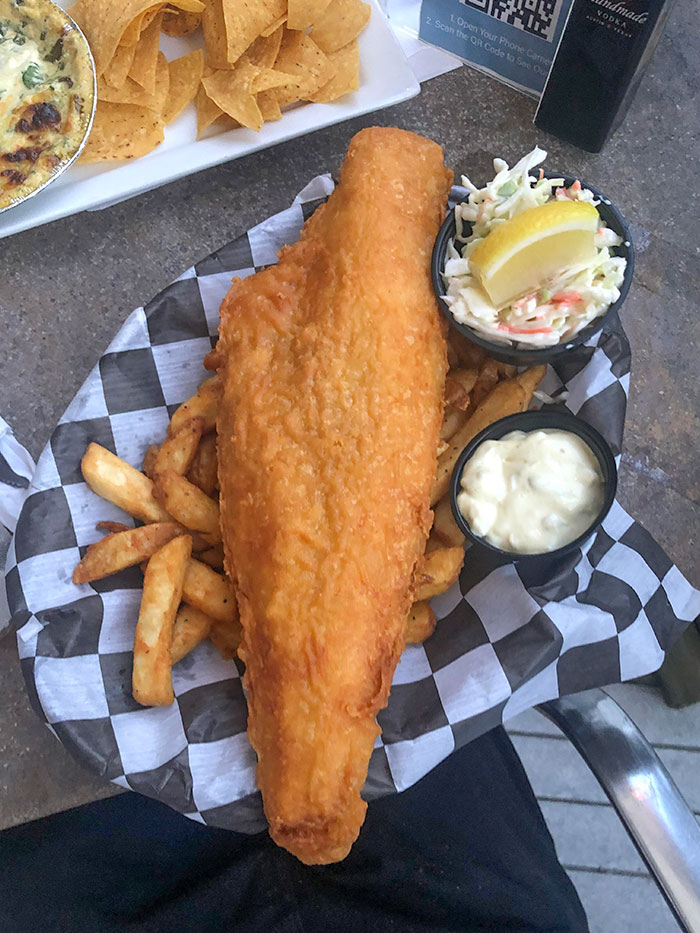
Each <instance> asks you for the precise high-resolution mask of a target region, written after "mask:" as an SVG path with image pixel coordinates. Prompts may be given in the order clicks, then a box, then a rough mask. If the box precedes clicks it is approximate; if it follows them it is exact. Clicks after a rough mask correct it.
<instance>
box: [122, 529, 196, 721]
mask: <svg viewBox="0 0 700 933" xmlns="http://www.w3.org/2000/svg"><path fill="white" fill-rule="evenodd" d="M191 550H192V539H191V538H190V536H189V535H182V536H181V537H179V538H174V539H173V540H172V541H170V542H169V543H168V544H166V545H165V547H162V548H161V549H160V550H159V551H156V553H155V554H154V555H153V557H151V559H150V560H149V561H148V566H147V567H146V575H145V577H144V581H143V596H142V597H141V609H140V610H139V620H138V622H137V624H136V636H135V638H134V669H133V674H132V679H131V685H132V690H133V694H134V699H135V700H136V702H137V703H140V704H141V705H142V706H170V704H171V703H172V702H173V700H174V699H175V697H174V694H173V680H172V661H171V659H170V643H171V641H172V634H173V625H174V623H175V613H176V612H177V607H178V606H179V605H180V600H181V599H182V585H183V582H184V579H185V572H186V570H187V566H188V561H189V560H190V552H191Z"/></svg>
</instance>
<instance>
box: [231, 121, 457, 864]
mask: <svg viewBox="0 0 700 933" xmlns="http://www.w3.org/2000/svg"><path fill="white" fill-rule="evenodd" d="M451 177H452V176H451V173H450V172H448V170H447V169H446V168H445V166H444V164H443V159H442V151H441V149H440V148H439V146H437V145H436V144H435V143H433V142H431V141H429V140H427V139H424V138H422V137H420V136H417V135H414V134H413V133H409V132H405V131H403V130H398V129H385V128H372V129H366V130H363V131H361V132H360V133H358V134H357V135H356V136H355V137H354V139H353V140H352V142H351V143H350V147H349V150H348V153H347V157H346V159H345V163H344V165H343V167H342V170H341V174H340V183H339V185H338V187H337V188H336V190H335V191H334V193H333V194H332V195H331V197H330V198H329V200H328V202H327V203H326V204H325V205H324V206H322V207H320V208H319V209H318V210H317V211H316V212H315V213H314V214H313V216H312V217H311V218H310V220H308V221H307V223H306V225H305V227H304V229H303V231H302V234H301V239H300V240H299V241H298V242H297V243H295V244H294V245H293V246H289V247H285V248H284V249H283V250H282V251H281V253H280V257H279V262H278V264H277V265H275V266H272V267H270V268H268V269H266V270H265V271H263V272H260V273H258V274H257V275H255V276H251V277H250V278H246V279H244V280H237V281H235V282H234V284H233V287H232V288H231V290H230V292H229V293H228V295H227V296H226V298H225V299H224V302H223V304H222V306H221V327H220V340H219V345H218V347H217V357H218V360H219V368H220V372H221V375H222V377H223V379H222V381H223V386H224V390H223V399H222V403H221V407H220V413H219V419H218V425H217V430H218V444H219V484H220V487H221V521H222V531H223V540H224V546H225V553H226V568H227V571H228V573H229V574H230V576H231V579H232V580H233V583H234V587H235V592H236V598H237V600H238V603H239V608H240V615H241V623H242V626H243V642H242V645H241V649H240V652H239V653H240V656H241V658H242V659H243V660H244V662H245V664H246V675H245V682H244V683H245V686H246V688H247V691H248V710H249V713H248V735H249V737H250V741H251V743H252V745H253V748H254V749H255V751H256V752H257V755H258V769H257V779H258V784H259V786H260V789H261V791H262V797H263V804H264V808H265V814H266V816H267V819H268V822H269V826H270V834H271V836H272V838H273V839H274V840H275V842H277V843H278V844H279V845H281V846H284V847H285V848H286V849H288V850H289V851H290V852H293V853H294V854H295V855H296V856H297V857H298V858H299V859H301V860H302V861H303V862H306V863H308V864H323V863H327V862H334V861H338V860H340V859H342V858H344V857H345V856H346V855H347V853H348V852H349V850H350V847H351V845H352V843H353V842H354V840H355V839H356V838H357V835H358V832H359V830H360V827H361V825H362V822H363V820H364V816H365V809H366V804H365V803H364V802H363V800H362V799H361V797H360V792H361V790H362V787H363V785H364V782H365V778H366V776H367V768H368V763H369V758H370V755H371V753H372V748H373V745H374V742H375V739H376V737H377V734H378V732H379V728H378V726H377V722H376V714H377V711H378V710H379V709H381V708H382V707H383V706H385V705H386V703H387V698H388V695H389V687H390V685H391V680H392V676H393V673H394V669H395V667H396V664H397V662H398V660H399V655H400V653H401V651H402V648H403V645H404V629H405V625H406V619H407V615H408V611H409V608H410V605H411V589H412V577H413V572H414V569H415V567H416V563H417V561H418V559H419V558H420V556H421V555H422V553H423V550H424V546H425V539H426V536H427V534H428V530H429V528H430V523H431V518H432V516H431V512H430V507H429V501H430V490H431V485H432V482H433V477H434V475H435V462H436V448H437V443H438V435H439V430H440V424H441V419H442V398H443V390H444V382H445V371H446V351H445V340H444V338H443V336H442V332H441V326H440V321H439V314H438V309H437V306H436V303H435V299H434V297H433V293H432V289H431V285H430V276H429V264H430V254H431V249H432V245H433V241H434V239H435V235H436V234H437V231H438V228H439V226H440V222H441V220H442V218H443V215H444V211H445V203H446V199H447V194H448V191H449V187H450V182H451Z"/></svg>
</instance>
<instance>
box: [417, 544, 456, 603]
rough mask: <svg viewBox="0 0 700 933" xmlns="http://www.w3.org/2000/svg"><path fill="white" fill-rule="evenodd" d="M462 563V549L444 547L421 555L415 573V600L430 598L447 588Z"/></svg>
mask: <svg viewBox="0 0 700 933" xmlns="http://www.w3.org/2000/svg"><path fill="white" fill-rule="evenodd" d="M463 563H464V549H463V548H461V547H445V548H440V549H438V550H435V551H431V552H430V553H429V554H426V555H425V556H424V557H423V560H422V561H421V562H420V564H419V565H418V568H417V570H416V575H415V600H416V602H420V601H421V600H423V599H432V597H433V596H439V595H440V593H444V592H445V590H449V588H450V587H451V586H452V584H453V583H454V582H455V580H456V579H457V577H458V576H459V571H460V570H461V569H462V564H463Z"/></svg>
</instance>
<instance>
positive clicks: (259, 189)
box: [0, 0, 700, 933]
mask: <svg viewBox="0 0 700 933" xmlns="http://www.w3.org/2000/svg"><path fill="white" fill-rule="evenodd" d="M699 26H700V11H699V10H698V7H697V5H696V4H695V3H694V2H693V0H678V3H677V4H676V6H675V8H674V12H673V14H672V17H671V21H670V23H669V25H668V28H667V30H666V34H665V36H664V37H663V39H662V41H661V44H660V46H659V49H658V50H657V53H656V55H655V57H654V59H653V61H652V63H651V66H650V69H649V71H648V73H647V76H646V77H645V79H644V81H643V83H642V85H641V88H640V90H639V93H638V95H637V98H636V101H635V103H634V105H633V107H632V109H631V111H630V114H629V116H628V118H627V120H626V122H625V124H624V126H623V127H622V129H621V130H620V131H619V133H618V134H617V136H616V137H615V138H614V139H613V140H612V141H611V142H610V143H609V145H608V146H607V148H606V150H605V152H604V153H602V154H600V155H597V156H595V155H587V154H585V153H582V152H581V151H579V150H576V149H575V148H573V147H571V146H567V145H565V144H563V143H560V142H558V141H557V140H553V139H548V138H546V137H544V136H543V134H540V133H537V132H536V130H535V128H534V126H533V125H532V122H531V121H532V115H533V112H534V105H533V103H532V102H531V101H529V100H528V99H527V98H524V97H522V96H521V95H519V94H517V93H515V92H513V91H510V90H509V89H507V88H505V87H502V86H501V85H499V84H497V83H496V82H494V81H493V80H490V79H488V78H487V77H485V76H483V75H479V74H477V73H475V72H472V71H469V70H467V69H461V70H459V71H457V72H453V73H452V74H449V75H445V76H443V77H441V78H436V79H434V80H433V81H431V82H428V83H427V84H426V85H424V87H423V90H422V92H421V94H420V96H419V97H418V98H416V99H415V100H413V101H410V102H408V103H406V104H403V105H401V106H399V107H395V108H392V109H390V110H386V111H383V112H381V113H379V114H376V115H370V116H368V117H366V118H362V119H359V120H355V121H353V122H351V123H346V124H342V125H341V126H338V127H333V128H331V129H328V130H325V131H322V132H319V133H315V134H313V135H311V136H308V137H305V138H304V139H299V140H295V141H292V142H290V143H287V144H285V145H282V146H279V147H277V148H275V149H273V150H268V151H265V152H260V153H257V154H255V155H253V156H250V157H248V158H245V159H242V160H240V161H237V162H233V163H230V164H229V165H224V166H221V167H219V168H216V169H211V170H210V171H207V172H203V173H200V174H198V175H194V176H192V177H190V178H186V179H184V180H183V181H181V182H178V183H176V184H173V185H169V186H167V187H165V188H163V189H161V190H158V191H155V192H152V193H150V194H146V195H144V196H142V197H140V198H137V199H135V200H132V201H129V202H127V203H124V204H121V205H118V206H116V207H114V208H111V209H109V210H106V211H103V212H99V213H94V214H82V215H79V216H76V217H73V218H68V219H66V220H64V221H59V222H56V223H54V224H51V225H49V226H47V227H44V228H42V229H39V230H34V231H28V232H27V233H24V234H20V235H17V236H15V237H13V238H11V239H9V240H3V241H0V333H2V341H1V342H0V354H1V359H2V367H3V378H2V380H0V413H2V414H3V416H5V417H6V418H7V419H8V420H9V421H10V422H11V423H12V425H13V426H14V428H15V430H16V433H17V436H18V437H19V439H20V440H21V441H23V442H24V443H25V444H27V445H28V447H29V448H30V450H31V452H32V453H33V454H34V455H35V456H36V455H38V453H39V451H40V450H41V448H42V446H43V445H44V443H45V442H46V440H47V438H48V435H49V432H50V430H51V428H52V427H53V425H54V424H55V423H56V421H57V419H58V417H59V416H60V414H61V412H62V411H63V410H64V408H65V407H66V405H67V403H68V402H69V401H70V399H71V397H72V396H73V394H74V392H75V390H76V388H77V387H78V386H79V385H80V384H81V382H82V381H83V379H84V378H85V376H86V374H87V373H88V371H89V370H90V369H91V367H92V365H93V363H94V360H95V359H96V357H97V356H98V355H99V353H100V352H101V351H102V350H103V349H104V347H105V346H106V345H107V343H108V342H109V340H110V339H111V337H112V335H113V334H114V332H115V331H116V330H117V328H118V326H119V325H120V324H121V322H122V321H123V320H124V318H125V317H126V315H127V314H128V313H129V312H130V311H131V310H132V308H134V307H135V306H137V305H139V304H142V303H144V302H145V301H146V300H148V298H150V297H151V296H152V295H153V294H155V293H156V292H157V291H159V290H160V289H161V288H163V287H164V286H165V285H166V284H167V283H168V282H169V281H171V280H172V279H173V278H175V277H176V276H177V275H179V274H180V273H181V272H182V271H183V270H184V269H185V268H187V267H188V266H190V265H191V264H192V262H193V261H195V260H196V259H198V258H199V257H201V256H203V255H206V254H207V253H209V252H210V251H211V250H213V249H214V248H216V247H217V246H220V245H221V244H222V243H224V242H226V241H227V240H229V239H231V238H232V237H234V236H235V235H237V234H238V233H240V232H241V231H242V230H244V229H246V228H247V227H248V226H250V225H251V224H252V223H254V222H256V221H257V220H259V219H261V218H262V217H264V216H266V215H268V214H270V213H272V212H274V211H276V210H279V209H280V208H282V207H283V206H285V205H287V204H288V203H289V201H290V199H291V198H292V197H293V195H294V194H295V193H296V191H297V190H298V189H300V188H301V187H302V186H303V184H304V183H305V182H306V180H308V179H309V178H310V177H311V176H313V175H315V174H317V173H318V172H323V171H328V170H331V171H335V170H336V169H337V167H338V165H339V164H340V161H341V159H342V156H343V154H344V152H345V149H346V147H347V143H348V140H349V139H350V137H351V135H352V134H353V133H354V132H356V131H357V130H358V129H359V128H360V127H361V126H365V125H370V124H372V123H376V124H386V125H398V126H402V127H405V128H407V129H412V130H416V131H418V132H423V133H425V134H427V135H430V136H432V137H434V138H435V139H437V140H439V141H440V142H441V143H442V144H443V145H444V147H445V154H446V159H447V161H448V163H449V164H451V165H452V166H454V167H455V169H456V171H457V172H458V173H459V172H460V171H468V172H469V174H470V175H472V176H473V177H474V178H482V177H486V175H487V174H488V172H489V169H490V159H491V157H492V156H493V155H495V154H499V155H503V156H504V157H506V158H508V159H509V160H511V161H514V160H515V159H517V158H518V157H519V156H520V155H522V154H523V153H524V152H526V151H528V150H529V149H530V148H532V146H533V145H534V143H535V141H538V142H539V143H540V144H542V145H544V146H545V147H546V148H548V149H549V152H550V158H549V160H548V165H549V166H551V167H557V166H559V167H560V168H561V169H564V170H567V171H570V172H572V173H576V174H580V175H581V176H582V177H583V178H584V179H588V180H590V181H591V183H593V184H596V185H597V186H599V187H600V188H602V189H603V190H604V191H606V192H607V193H609V194H610V196H611V197H613V198H614V200H615V201H616V203H617V204H618V206H619V207H620V209H621V210H622V212H623V214H624V215H625V216H626V217H627V219H628V220H629V221H631V222H632V223H633V225H634V232H635V240H636V242H637V245H638V250H639V262H638V269H637V275H636V281H635V284H634V286H633V289H632V292H631V294H630V296H629V298H628V301H627V304H626V306H625V309H624V313H623V320H624V324H625V327H626V328H627V331H628V333H629V336H630V339H631V341H632V346H633V353H634V368H633V375H632V391H631V398H630V407H629V413H628V419H627V427H626V436H625V453H624V456H623V465H622V470H621V484H620V499H621V501H622V503H623V504H624V505H625V506H626V507H627V508H628V509H629V510H630V511H631V512H632V513H633V514H634V515H635V516H636V517H637V518H639V519H640V520H641V521H642V522H643V523H644V524H646V525H647V527H649V528H650V529H652V530H653V532H654V533H655V535H656V536H657V538H658V540H659V541H660V542H661V543H662V545H663V546H664V547H665V548H666V549H667V550H668V552H669V553H670V554H671V556H672V557H673V558H674V560H675V561H676V562H677V563H678V564H679V566H680V567H681V569H682V570H683V571H684V572H685V573H686V574H687V575H688V576H689V578H690V579H691V581H692V582H694V583H695V584H696V585H698V584H700V571H699V569H698V564H697V549H698V544H700V472H699V471H698V468H697V458H698V453H699V446H700V444H699V441H698V438H699V437H700V416H699V415H698V412H700V389H699V384H700V383H699V382H698V378H697V376H698V367H697V358H698V350H699V344H700V319H699V318H698V315H697V308H696V302H697V295H698V293H699V292H700V264H699V263H698V254H700V236H699V235H698V231H697V217H698V203H699V201H700V197H699V195H698V185H697V178H696V164H695V160H696V158H697V145H698V139H697V136H698V127H699V126H700V120H699V110H698V91H699V90H700V88H699V86H698V85H699V83H700V82H699V81H698V45H699V43H698V38H697V37H698V27H699ZM0 223H1V219H0ZM655 708H658V713H657V714H654V715H656V716H658V717H660V719H658V722H659V723H661V724H662V725H661V726H660V728H661V729H662V731H661V732H659V733H657V734H656V737H657V738H659V739H661V740H663V741H665V740H664V739H663V735H664V734H666V732H665V730H667V729H669V730H671V732H672V731H673V730H674V729H676V728H679V729H680V728H681V726H680V725H677V723H680V722H681V721H682V722H683V723H685V722H686V718H692V717H690V714H689V717H684V716H683V714H676V713H669V714H668V715H667V713H666V712H665V711H664V710H663V708H662V707H660V706H658V707H655ZM533 715H534V714H533ZM696 718H697V717H696ZM656 721H657V720H656V719H654V716H651V718H650V719H649V722H648V725H649V727H650V728H652V729H654V728H656V727H655V726H654V725H653V723H654V722H656ZM671 724H672V725H671ZM683 728H685V726H684V727H683ZM688 728H689V729H690V728H691V727H690V726H688ZM521 731H524V727H523V730H521ZM535 731H537V730H535ZM688 735H689V736H690V732H689V733H688ZM653 737H654V736H653V735H652V738H653ZM517 741H518V743H519V748H520V751H521V753H522V754H523V757H524V758H525V760H526V763H527V760H528V756H529V755H531V754H532V751H533V748H538V746H536V745H534V744H533V742H535V741H537V742H539V741H542V742H544V743H545V744H543V745H542V746H541V748H542V754H540V752H539V751H537V752H536V753H535V757H541V759H542V761H543V762H548V761H549V760H550V756H551V761H552V763H554V761H555V760H558V758H557V757H556V756H565V757H567V755H568V752H567V750H566V748H565V746H564V744H563V743H562V742H561V741H560V740H551V741H550V740H539V739H537V740H532V739H531V738H528V736H522V737H520V736H518V738H517ZM679 744H681V745H683V744H687V745H688V746H689V748H690V749H691V751H689V752H688V754H690V755H691V759H688V760H686V758H685V757H683V755H684V754H685V749H684V748H681V749H675V748H669V749H664V754H668V755H669V756H672V755H677V754H681V753H683V754H681V760H682V762H685V763H686V764H687V761H691V762H694V759H693V758H692V755H695V754H697V751H696V750H697V748H698V745H699V743H698V734H697V733H696V732H695V733H693V735H692V738H688V740H687V742H686V741H685V740H684V742H681V743H679ZM572 754H573V753H572ZM568 757H569V758H570V756H568ZM685 766H686V765H685V764H684V765H683V767H685ZM531 773H532V775H533V781H534V782H535V786H536V789H537V790H538V792H539V793H541V794H542V796H543V797H547V798H550V797H551V798H553V799H551V800H549V799H547V800H545V801H544V803H543V806H544V809H545V811H546V813H547V816H548V818H549V820H550V823H551V825H552V826H553V828H554V832H555V836H556V837H557V839H558V842H559V846H560V852H561V854H562V858H563V859H564V861H566V862H567V863H568V864H570V865H572V866H577V869H576V874H575V876H574V877H575V878H576V882H577V884H578V885H579V888H580V890H581V891H582V894H583V896H584V899H585V900H586V903H587V906H588V909H589V912H590V913H591V917H592V919H593V921H594V923H593V925H594V928H595V929H597V930H600V931H602V930H604V929H606V933H608V931H610V929H611V928H610V926H607V928H606V927H605V918H606V917H609V916H610V914H609V913H608V912H607V906H606V905H609V904H610V903H611V899H612V901H614V903H615V904H616V905H617V913H616V915H615V916H616V917H618V918H619V921H617V920H616V925H615V931H616V933H617V931H623V930H626V929H630V930H631V929H632V928H633V927H634V929H635V931H637V933H644V931H646V930H652V929H653V930H655V931H657V930H665V929H666V927H664V926H662V925H661V924H662V922H667V921H663V920H659V921H658V924H657V925H654V924H655V923H656V920H652V917H656V914H653V913H652V911H653V910H655V909H656V908H654V907H653V905H654V904H657V902H658V898H657V899H655V896H654V894H653V892H652V891H651V889H650V887H649V883H648V882H647V881H646V880H645V879H644V878H640V877H638V875H637V874H636V872H638V870H639V864H638V862H636V861H635V860H634V857H633V854H632V855H630V852H629V850H627V851H626V852H625V851H623V850H624V845H623V842H621V841H619V832H618V830H617V829H616V828H615V824H614V821H613V820H611V818H610V814H609V813H608V812H607V811H606V810H605V809H604V808H602V807H600V806H598V802H596V801H595V800H594V799H593V795H594V793H595V790H594V788H592V787H591V786H590V781H587V779H586V777H585V773H584V772H582V771H581V769H580V768H578V769H576V768H574V765H573V764H572V765H571V770H570V771H567V772H566V773H567V774H569V782H568V784H567V786H566V789H565V791H562V792H561V793H562V794H565V795H568V796H566V798H565V799H566V800H569V799H574V798H575V799H577V800H579V799H580V800H582V801H584V802H582V803H576V804H569V803H565V804H562V803H561V802H560V800H559V798H557V794H556V793H554V792H552V788H551V786H550V785H548V784H542V785H539V783H538V782H539V781H540V779H541V775H542V772H537V771H536V770H532V771H531ZM543 773H544V774H545V776H546V775H547V774H548V775H550V776H551V777H554V776H556V775H557V774H558V773H559V768H558V766H555V765H554V764H552V766H551V767H547V768H545V769H544V772H543ZM538 775H539V776H538ZM679 780H680V778H679ZM584 787H587V788H589V789H588V790H585V791H584V790H583V788H584ZM111 792H112V790H111V788H110V787H109V786H108V785H106V784H104V782H102V781H101V780H100V779H99V778H97V777H92V776H90V775H87V774H85V773H84V772H82V771H81V770H80V769H79V768H78V767H77V766H76V765H74V764H73V763H72V761H71V760H69V758H68V756H67V754H66V753H65V752H64V751H63V749H62V748H61V747H60V746H59V745H58V743H57V742H56V741H55V740H54V739H53V737H52V736H51V735H50V734H49V733H48V732H47V730H45V729H44V728H43V727H42V726H40V724H39V723H38V721H37V720H36V719H35V718H34V716H33V714H32V713H31V711H30V709H29V707H28V704H27V702H26V699H25V697H24V694H23V690H22V684H21V680H20V676H19V672H18V669H17V664H16V660H15V652H14V646H13V644H12V642H11V641H7V640H6V641H5V642H3V643H2V644H0V827H2V826H9V825H13V824H16V823H20V822H23V821H25V820H28V819H33V818H36V817H38V816H40V815H43V814H47V813H51V812H55V811H57V810H60V809H63V808H66V807H70V806H74V805H76V804H79V803H81V802H83V801H87V800H90V799H94V798H96V797H97V796H101V795H105V794H109V793H111ZM587 794H590V796H591V800H589V798H588V797H587V796H586V795H587ZM697 805H698V804H697V803H696V806H697ZM576 807H578V808H581V809H578V810H576V809H575V808H576ZM564 808H565V809H564ZM584 808H586V809H584ZM562 813H565V814H566V815H565V817H564V818H562V817H561V814H562ZM574 813H578V814H579V816H581V815H583V817H584V818H585V820H589V819H591V820H592V819H593V818H594V817H595V818H596V819H597V820H598V821H599V824H597V829H596V832H595V833H592V834H591V833H587V832H584V831H583V826H582V825H581V823H577V822H576V821H575V820H574V817H573V814H574ZM569 814H571V816H570V815H569ZM586 825H588V823H586ZM558 827H559V828H558ZM560 833H561V834H560ZM587 837H592V838H595V839H597V840H600V845H601V849H600V854H599V855H598V856H596V855H595V854H587V852H588V850H587V846H588V843H589V841H590V840H589V839H588V838H587ZM618 844H619V848H618ZM598 863H599V864H598ZM581 868H584V869H585V870H583V871H582V870H581ZM591 868H593V869H595V870H594V871H590V870H589V869H591ZM599 868H600V869H605V870H606V871H607V870H608V869H609V868H610V869H615V872H614V873H613V874H606V873H605V871H604V872H603V873H602V874H601V873H599V872H598V871H597V869H599ZM669 929H670V927H669Z"/></svg>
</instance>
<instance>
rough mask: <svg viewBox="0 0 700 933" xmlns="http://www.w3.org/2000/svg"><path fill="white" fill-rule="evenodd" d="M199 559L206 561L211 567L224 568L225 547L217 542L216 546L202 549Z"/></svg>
mask: <svg viewBox="0 0 700 933" xmlns="http://www.w3.org/2000/svg"><path fill="white" fill-rule="evenodd" d="M197 559H198V560H202V561H204V563H205V564H209V566H210V567H213V568H214V569H215V570H223V567H224V549H223V546H222V545H221V544H216V545H214V547H210V548H207V549H206V550H204V551H201V552H200V553H199V554H198V555H197Z"/></svg>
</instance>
